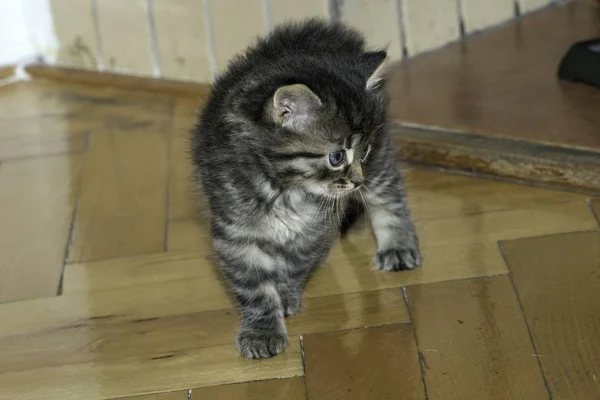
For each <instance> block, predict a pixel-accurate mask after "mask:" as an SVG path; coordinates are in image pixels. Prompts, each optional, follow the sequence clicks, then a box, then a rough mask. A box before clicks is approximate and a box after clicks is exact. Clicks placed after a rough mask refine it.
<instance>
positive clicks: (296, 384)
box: [192, 378, 306, 400]
mask: <svg viewBox="0 0 600 400" xmlns="http://www.w3.org/2000/svg"><path fill="white" fill-rule="evenodd" d="M192 396H193V398H196V399H200V400H203V399H206V400H209V399H210V400H231V399H244V400H262V399H286V400H305V399H306V394H305V390H304V379H302V378H292V379H273V380H268V381H261V382H248V383H238V384H235V385H226V386H211V387H204V388H198V389H194V390H193V391H192Z"/></svg>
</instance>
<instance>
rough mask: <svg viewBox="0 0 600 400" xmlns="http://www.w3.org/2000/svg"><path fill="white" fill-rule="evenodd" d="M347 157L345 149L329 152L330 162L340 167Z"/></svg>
mask: <svg viewBox="0 0 600 400" xmlns="http://www.w3.org/2000/svg"><path fill="white" fill-rule="evenodd" d="M345 158H346V152H345V151H344V150H338V151H334V152H333V153H329V163H330V164H331V166H332V167H339V166H340V165H341V164H342V163H343V162H344V159H345Z"/></svg>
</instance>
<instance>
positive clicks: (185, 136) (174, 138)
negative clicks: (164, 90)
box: [169, 97, 205, 220]
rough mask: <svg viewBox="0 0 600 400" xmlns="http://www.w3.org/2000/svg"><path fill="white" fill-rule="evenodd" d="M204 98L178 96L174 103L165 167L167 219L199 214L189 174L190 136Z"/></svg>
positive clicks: (192, 182) (195, 189)
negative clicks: (168, 161) (167, 175)
mask: <svg viewBox="0 0 600 400" xmlns="http://www.w3.org/2000/svg"><path fill="white" fill-rule="evenodd" d="M204 99H205V98H204V97H198V98H194V99H190V100H187V99H178V100H177V101H176V102H175V104H174V110H173V122H172V130H171V144H170V170H169V219H170V220H182V219H186V218H194V217H197V216H198V215H199V214H200V208H199V204H198V203H199V199H198V190H197V188H196V185H195V184H194V180H193V176H192V161H191V156H190V139H191V135H192V130H193V129H194V126H195V124H196V121H197V119H198V113H199V112H200V109H201V108H202V105H203V101H204Z"/></svg>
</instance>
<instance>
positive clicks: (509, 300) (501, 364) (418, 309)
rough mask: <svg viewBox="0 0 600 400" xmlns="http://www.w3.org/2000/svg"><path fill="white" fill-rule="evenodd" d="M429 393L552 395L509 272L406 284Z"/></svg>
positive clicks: (466, 396) (446, 395) (512, 396)
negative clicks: (543, 375) (420, 283)
mask: <svg viewBox="0 0 600 400" xmlns="http://www.w3.org/2000/svg"><path fill="white" fill-rule="evenodd" d="M407 295H408V299H409V304H410V309H411V316H412V322H413V324H414V329H415V332H416V336H417V340H418V343H419V350H420V352H421V354H422V356H423V359H424V361H423V362H424V364H425V365H426V371H427V373H426V374H425V381H426V384H427V394H428V396H429V399H431V400H433V399H448V398H456V399H498V400H504V399H515V400H516V399H527V400H529V399H531V400H533V399H547V398H548V392H547V391H546V389H545V386H544V380H543V378H542V373H541V370H540V368H539V365H538V362H537V358H536V357H535V351H534V350H533V345H532V343H531V340H530V337H529V333H528V331H527V326H526V325H525V320H524V318H523V315H522V313H521V309H520V307H519V303H518V301H517V297H516V295H515V293H514V291H513V288H512V286H511V283H510V280H509V278H508V277H497V278H483V279H470V280H460V281H454V282H444V283H435V284H429V285H418V286H411V287H409V288H407Z"/></svg>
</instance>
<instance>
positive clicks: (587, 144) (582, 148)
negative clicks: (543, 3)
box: [390, 1, 600, 193]
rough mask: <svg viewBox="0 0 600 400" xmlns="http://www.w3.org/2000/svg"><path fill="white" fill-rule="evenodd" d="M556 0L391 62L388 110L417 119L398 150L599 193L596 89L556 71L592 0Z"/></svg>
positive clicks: (596, 28) (599, 9) (598, 10)
mask: <svg viewBox="0 0 600 400" xmlns="http://www.w3.org/2000/svg"><path fill="white" fill-rule="evenodd" d="M562 3H567V4H565V5H560V6H553V7H550V8H547V9H544V10H541V11H538V12H535V13H532V14H529V15H526V16H524V17H523V18H520V19H517V20H515V21H512V22H510V23H507V24H505V25H503V26H501V27H497V28H494V29H491V30H489V31H486V32H482V33H480V34H477V35H474V36H472V37H469V38H467V39H466V40H464V41H460V42H457V43H454V44H451V45H449V46H446V47H444V48H442V49H439V50H436V51H433V52H430V53H428V54H423V55H420V56H417V57H415V58H413V59H409V60H406V61H405V62H403V63H402V64H400V65H398V66H396V67H395V68H393V69H392V73H391V77H390V84H391V85H390V93H391V96H392V107H391V117H392V119H393V120H394V121H396V122H397V123H398V124H401V125H403V126H404V127H405V128H406V127H409V128H410V127H414V126H418V127H419V128H420V129H419V131H418V132H412V131H411V130H410V129H404V130H401V131H402V132H403V133H404V134H405V135H406V136H407V141H406V142H405V145H406V146H407V147H411V149H410V150H411V151H406V152H405V153H406V156H407V157H410V158H411V159H413V160H415V161H419V162H423V163H428V164H433V165H438V166H445V167H451V168H456V169H459V170H467V171H474V170H475V171H479V172H485V173H490V174H494V175H500V176H505V177H511V178H520V179H528V180H531V181H534V182H543V183H548V184H553V185H559V186H569V187H576V188H581V189H586V190H589V191H596V192H597V193H600V162H599V161H598V160H599V159H600V135H599V134H598V132H600V112H598V110H600V90H598V88H594V87H591V86H587V85H583V84H574V83H569V82H564V81H561V80H559V78H558V68H559V65H560V62H561V60H562V58H563V57H564V56H565V54H566V53H567V51H568V50H569V48H570V47H571V46H572V45H573V44H575V43H576V42H579V41H583V40H590V39H593V38H600V3H599V2H595V4H591V3H593V2H589V3H584V2H581V1H571V2H562ZM409 139H410V140H409ZM591 171H593V172H591Z"/></svg>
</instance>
